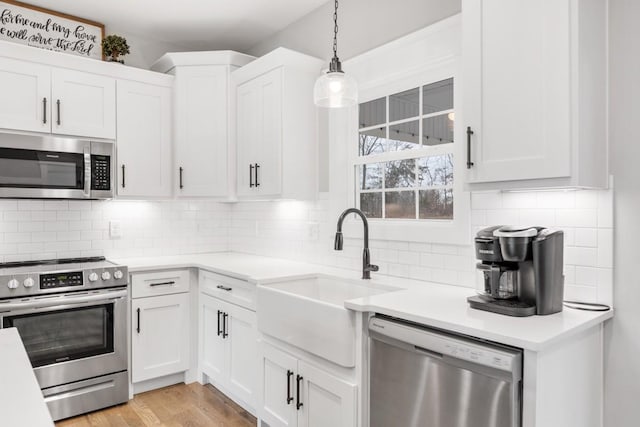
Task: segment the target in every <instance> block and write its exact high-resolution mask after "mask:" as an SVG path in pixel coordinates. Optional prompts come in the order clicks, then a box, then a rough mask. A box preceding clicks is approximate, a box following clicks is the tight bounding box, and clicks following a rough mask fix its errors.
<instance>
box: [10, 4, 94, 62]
mask: <svg viewBox="0 0 640 427" xmlns="http://www.w3.org/2000/svg"><path fill="white" fill-rule="evenodd" d="M103 37H104V25H103V24H100V23H98V22H93V21H89V20H86V19H82V18H77V17H75V16H71V15H65V14H63V13H59V12H55V11H52V10H48V9H44V8H41V7H37V6H32V5H28V4H25V3H21V2H18V1H13V0H3V1H0V40H6V41H11V42H14V43H20V44H26V45H29V46H35V47H39V48H42V49H47V50H53V51H56V52H65V53H71V54H74V55H79V56H84V57H87V58H93V59H102V39H103Z"/></svg>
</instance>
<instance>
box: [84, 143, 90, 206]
mask: <svg viewBox="0 0 640 427" xmlns="http://www.w3.org/2000/svg"><path fill="white" fill-rule="evenodd" d="M83 194H84V197H85V198H87V199H88V198H89V197H91V145H90V144H87V145H86V146H85V147H84V190H83Z"/></svg>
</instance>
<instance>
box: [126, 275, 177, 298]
mask: <svg viewBox="0 0 640 427" xmlns="http://www.w3.org/2000/svg"><path fill="white" fill-rule="evenodd" d="M181 292H189V270H165V271H154V272H152V273H136V274H132V275H131V297H132V298H142V297H151V296H156V295H170V294H178V293H181Z"/></svg>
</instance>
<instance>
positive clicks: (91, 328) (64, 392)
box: [0, 257, 129, 420]
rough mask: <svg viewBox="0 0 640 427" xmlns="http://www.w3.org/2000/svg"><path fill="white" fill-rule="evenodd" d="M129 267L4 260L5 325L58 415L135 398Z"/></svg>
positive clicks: (0, 268) (0, 272)
mask: <svg viewBox="0 0 640 427" xmlns="http://www.w3.org/2000/svg"><path fill="white" fill-rule="evenodd" d="M128 276H129V275H128V271H127V267H124V266H120V265H116V264H114V263H112V262H109V261H106V260H105V259H104V258H103V257H94V258H76V259H59V260H47V261H29V262H20V263H4V264H0V327H2V328H12V327H15V328H17V329H18V332H19V333H20V337H21V338H22V341H23V343H24V346H25V348H26V350H27V354H28V356H29V359H30V360H31V364H32V365H33V368H34V372H35V374H36V377H37V378H38V382H39V383H40V388H41V389H42V392H43V394H44V396H45V401H46V402H47V405H48V406H49V411H50V412H51V416H52V417H53V419H54V420H59V419H62V418H67V417H71V416H74V415H78V414H82V413H86V412H90V411H94V410H96V409H100V408H104V407H107V406H111V405H116V404H118V403H123V402H126V401H127V400H128V398H129V380H128V373H127V335H126V325H127V284H128Z"/></svg>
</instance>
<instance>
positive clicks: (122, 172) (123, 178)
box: [122, 165, 125, 188]
mask: <svg viewBox="0 0 640 427" xmlns="http://www.w3.org/2000/svg"><path fill="white" fill-rule="evenodd" d="M124 184H125V182H124V165H122V188H124V187H125V185H124Z"/></svg>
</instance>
